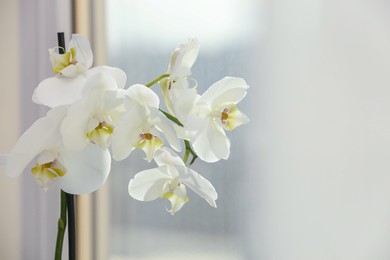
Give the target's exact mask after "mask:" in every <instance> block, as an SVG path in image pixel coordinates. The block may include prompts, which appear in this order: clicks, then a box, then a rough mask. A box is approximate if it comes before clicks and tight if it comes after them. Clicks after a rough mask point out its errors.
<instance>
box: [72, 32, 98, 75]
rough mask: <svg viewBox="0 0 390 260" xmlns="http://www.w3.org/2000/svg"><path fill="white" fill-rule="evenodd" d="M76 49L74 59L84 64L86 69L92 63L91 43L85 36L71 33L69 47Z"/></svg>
mask: <svg viewBox="0 0 390 260" xmlns="http://www.w3.org/2000/svg"><path fill="white" fill-rule="evenodd" d="M70 48H75V49H76V60H77V62H79V63H82V64H84V66H85V68H86V69H89V68H90V67H91V66H92V63H93V54H92V49H91V45H90V43H89V41H88V39H87V38H85V37H83V36H81V35H78V34H73V35H72V39H71V40H70V41H69V49H70Z"/></svg>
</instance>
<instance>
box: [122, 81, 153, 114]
mask: <svg viewBox="0 0 390 260" xmlns="http://www.w3.org/2000/svg"><path fill="white" fill-rule="evenodd" d="M126 95H127V96H129V97H130V98H132V99H134V100H135V101H137V102H138V103H139V104H140V105H143V106H150V107H155V108H158V107H159V105H160V100H159V98H158V96H157V94H156V93H155V92H154V91H153V90H151V89H150V88H148V87H146V86H144V85H141V84H135V85H132V86H130V87H129V88H128V89H127V91H126Z"/></svg>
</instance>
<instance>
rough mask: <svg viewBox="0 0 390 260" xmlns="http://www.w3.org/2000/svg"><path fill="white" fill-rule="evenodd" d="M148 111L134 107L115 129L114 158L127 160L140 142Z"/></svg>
mask: <svg viewBox="0 0 390 260" xmlns="http://www.w3.org/2000/svg"><path fill="white" fill-rule="evenodd" d="M145 118H146V111H145V109H143V107H141V106H139V105H134V106H133V108H132V109H130V110H129V111H128V112H127V113H126V114H125V115H124V116H123V118H122V120H121V121H120V122H119V123H118V124H117V125H116V127H115V128H114V132H113V134H112V136H111V142H112V157H113V158H114V159H115V160H117V161H120V160H123V159H125V158H127V157H128V156H129V155H130V153H131V151H133V150H134V147H135V145H136V143H137V141H138V140H139V134H140V133H141V131H142V125H143V123H144V121H145Z"/></svg>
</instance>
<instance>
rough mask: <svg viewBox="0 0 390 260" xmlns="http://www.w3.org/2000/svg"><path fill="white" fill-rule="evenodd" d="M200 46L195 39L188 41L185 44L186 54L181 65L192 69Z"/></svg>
mask: <svg viewBox="0 0 390 260" xmlns="http://www.w3.org/2000/svg"><path fill="white" fill-rule="evenodd" d="M199 48H200V44H199V41H198V40H197V39H196V38H192V39H190V40H189V41H188V42H187V43H186V52H185V55H184V56H183V59H182V63H183V64H186V65H187V66H188V67H192V65H194V63H195V61H196V59H197V57H198V54H199Z"/></svg>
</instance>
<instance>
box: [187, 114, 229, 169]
mask: <svg viewBox="0 0 390 260" xmlns="http://www.w3.org/2000/svg"><path fill="white" fill-rule="evenodd" d="M193 120H194V121H195V119H193ZM197 121H198V122H197V123H196V122H193V123H195V124H197V128H196V129H198V130H197V132H196V133H194V134H193V136H192V137H191V143H192V146H193V148H194V151H195V153H196V154H197V155H198V156H199V158H200V159H202V160H203V161H205V162H216V161H218V160H220V159H227V158H228V157H229V154H230V141H229V138H227V136H226V135H225V132H224V131H223V128H222V127H221V126H219V125H217V123H216V122H214V120H213V119H211V118H204V119H201V118H199V119H198V120H197Z"/></svg>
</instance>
